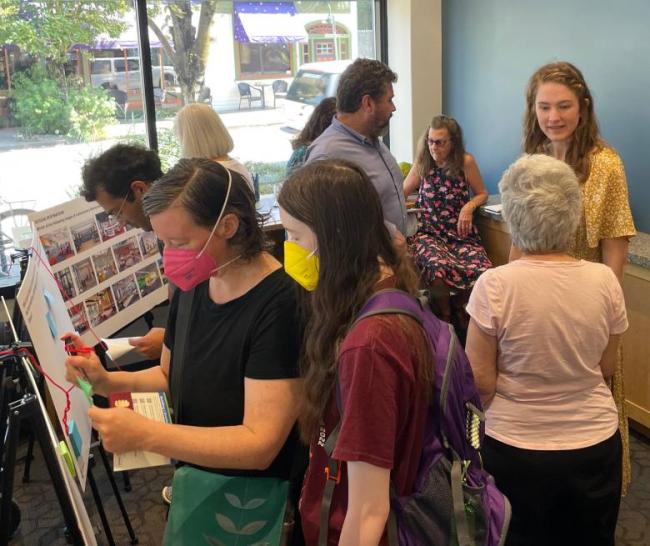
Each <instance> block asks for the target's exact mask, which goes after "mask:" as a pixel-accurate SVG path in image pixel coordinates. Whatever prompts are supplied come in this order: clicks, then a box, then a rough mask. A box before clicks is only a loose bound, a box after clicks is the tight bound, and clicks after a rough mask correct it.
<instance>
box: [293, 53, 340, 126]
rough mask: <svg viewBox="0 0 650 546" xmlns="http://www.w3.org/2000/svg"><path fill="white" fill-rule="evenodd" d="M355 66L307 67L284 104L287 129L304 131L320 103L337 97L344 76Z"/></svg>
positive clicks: (334, 63) (300, 71)
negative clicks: (346, 70) (341, 78)
mask: <svg viewBox="0 0 650 546" xmlns="http://www.w3.org/2000/svg"><path fill="white" fill-rule="evenodd" d="M351 63H352V61H325V62H322V63H307V64H303V65H302V66H301V67H300V68H299V69H298V72H297V73H296V77H295V78H294V79H293V81H292V82H291V85H290V86H289V89H288V90H287V97H286V99H285V100H284V113H285V123H286V125H287V127H291V128H293V129H297V130H301V129H302V128H303V127H304V125H305V123H306V122H307V120H308V119H309V116H311V113H312V112H313V111H314V108H315V107H316V106H317V105H318V104H320V101H322V100H323V99H324V98H325V97H334V96H335V95H336V89H337V88H338V85H339V78H340V76H341V73H342V72H343V71H344V70H345V69H346V68H347V67H348V66H349V65H350V64H351Z"/></svg>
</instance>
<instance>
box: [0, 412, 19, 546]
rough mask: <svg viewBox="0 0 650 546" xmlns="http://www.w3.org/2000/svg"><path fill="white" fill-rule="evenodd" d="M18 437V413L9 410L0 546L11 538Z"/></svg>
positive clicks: (0, 517)
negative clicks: (12, 499)
mask: <svg viewBox="0 0 650 546" xmlns="http://www.w3.org/2000/svg"><path fill="white" fill-rule="evenodd" d="M19 435H20V412H18V411H14V410H11V409H10V410H9V424H8V426H7V437H6V438H7V441H6V443H5V459H4V461H3V467H2V489H1V492H2V499H0V521H1V522H2V525H0V546H6V545H7V544H9V537H10V536H11V530H12V527H13V525H12V522H11V497H12V495H13V490H14V470H15V465H16V447H17V446H18V437H19Z"/></svg>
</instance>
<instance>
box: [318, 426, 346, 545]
mask: <svg viewBox="0 0 650 546" xmlns="http://www.w3.org/2000/svg"><path fill="white" fill-rule="evenodd" d="M340 431H341V421H339V422H338V423H337V424H336V426H335V427H334V430H332V432H331V433H330V435H329V436H328V437H327V440H326V441H325V445H324V446H323V449H324V450H325V453H326V454H327V467H325V489H324V491H323V499H322V500H321V504H320V529H319V531H318V546H327V535H328V531H329V526H330V510H331V508H332V497H333V496H334V487H335V486H336V485H337V484H338V483H340V481H341V464H340V463H339V461H337V460H336V459H333V458H332V452H333V451H334V447H335V446H336V440H337V439H338V437H339V432H340Z"/></svg>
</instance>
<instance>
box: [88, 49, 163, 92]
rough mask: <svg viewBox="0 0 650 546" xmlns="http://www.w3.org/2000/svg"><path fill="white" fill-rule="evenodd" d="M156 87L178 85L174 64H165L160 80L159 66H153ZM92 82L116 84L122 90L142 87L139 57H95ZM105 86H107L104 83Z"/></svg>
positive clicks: (93, 84)
mask: <svg viewBox="0 0 650 546" xmlns="http://www.w3.org/2000/svg"><path fill="white" fill-rule="evenodd" d="M127 69H128V70H127ZM152 72H153V85H154V87H159V88H160V87H171V86H174V85H176V72H175V71H174V67H172V66H163V71H162V76H163V78H164V86H163V85H162V82H161V80H160V75H161V70H160V67H159V66H154V67H152ZM90 83H91V85H92V86H93V87H101V86H103V84H110V85H116V86H117V88H118V89H120V90H121V91H127V90H128V89H140V59H138V58H137V57H129V58H127V59H125V58H124V57H109V58H101V59H95V60H93V61H91V62H90ZM104 87H106V86H105V85H104Z"/></svg>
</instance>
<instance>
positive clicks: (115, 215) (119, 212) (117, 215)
mask: <svg viewBox="0 0 650 546" xmlns="http://www.w3.org/2000/svg"><path fill="white" fill-rule="evenodd" d="M128 196H129V194H128V193H127V194H126V195H125V196H124V199H122V202H121V203H120V206H119V208H118V209H117V212H113V211H111V212H109V213H108V217H109V218H111V219H113V220H115V221H116V222H117V221H119V220H120V218H121V217H122V209H124V204H125V203H126V198H127V197H128Z"/></svg>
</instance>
